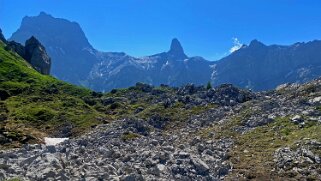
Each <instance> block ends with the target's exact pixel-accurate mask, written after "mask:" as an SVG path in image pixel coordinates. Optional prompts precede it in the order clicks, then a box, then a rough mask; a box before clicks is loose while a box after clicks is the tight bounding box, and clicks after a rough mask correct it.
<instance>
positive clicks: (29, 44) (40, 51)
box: [6, 36, 51, 75]
mask: <svg viewBox="0 0 321 181" xmlns="http://www.w3.org/2000/svg"><path fill="white" fill-rule="evenodd" d="M6 49H7V50H11V51H14V52H16V53H17V54H19V55H20V56H21V57H22V58H24V59H25V60H26V61H27V62H29V63H30V65H31V66H32V67H33V68H34V69H36V70H37V71H38V72H40V73H41V74H44V75H49V74H50V68H51V59H50V57H49V56H48V54H47V52H46V49H45V47H44V46H43V45H42V44H41V43H40V42H39V41H38V40H37V39H36V38H35V37H33V36H32V37H31V38H29V39H28V40H27V41H26V43H25V46H23V45H21V44H20V43H17V42H14V41H9V42H7V44H6Z"/></svg>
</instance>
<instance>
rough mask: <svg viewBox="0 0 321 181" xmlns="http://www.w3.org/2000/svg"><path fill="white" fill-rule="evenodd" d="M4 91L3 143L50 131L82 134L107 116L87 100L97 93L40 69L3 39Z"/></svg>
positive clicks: (0, 89)
mask: <svg viewBox="0 0 321 181" xmlns="http://www.w3.org/2000/svg"><path fill="white" fill-rule="evenodd" d="M0 43H1V42H0ZM0 95H1V101H0V107H1V109H0V114H1V116H0V130H1V132H0V134H1V135H2V136H1V142H2V145H6V144H10V145H11V146H15V144H13V143H17V145H16V146H18V145H19V143H25V142H39V141H40V140H41V138H42V137H43V136H47V135H56V136H72V135H78V134H79V133H81V132H83V131H84V130H87V129H88V128H90V127H91V126H94V125H96V124H99V123H100V122H101V121H100V120H101V119H102V118H103V117H104V116H103V114H101V113H99V112H98V111H97V110H95V109H94V108H93V107H92V106H90V105H89V104H87V103H86V102H85V101H84V100H85V99H86V98H95V97H97V94H95V93H94V92H92V91H90V90H87V89H84V88H80V87H76V86H73V85H70V84H67V83H64V82H62V81H59V80H57V79H55V78H53V77H51V76H46V75H42V74H40V73H38V72H37V71H35V70H34V69H33V68H32V67H31V66H30V65H29V64H28V63H27V62H26V61H25V60H23V59H22V58H21V57H20V56H18V55H17V54H16V53H14V52H11V51H7V50H5V45H4V44H3V43H1V44H0Z"/></svg>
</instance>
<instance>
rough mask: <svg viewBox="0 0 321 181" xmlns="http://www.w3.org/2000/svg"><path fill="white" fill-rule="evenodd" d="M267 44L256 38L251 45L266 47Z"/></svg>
mask: <svg viewBox="0 0 321 181" xmlns="http://www.w3.org/2000/svg"><path fill="white" fill-rule="evenodd" d="M265 46H266V45H265V44H263V43H262V42H260V41H258V40H257V39H254V40H252V41H251V43H250V45H249V47H265Z"/></svg>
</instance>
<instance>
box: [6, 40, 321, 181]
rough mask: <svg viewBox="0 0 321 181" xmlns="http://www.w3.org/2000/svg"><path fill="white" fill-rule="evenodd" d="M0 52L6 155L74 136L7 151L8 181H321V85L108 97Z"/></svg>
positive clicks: (150, 90) (142, 91) (123, 92)
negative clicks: (45, 73)
mask: <svg viewBox="0 0 321 181" xmlns="http://www.w3.org/2000/svg"><path fill="white" fill-rule="evenodd" d="M0 52H1V54H0V55H1V57H0V59H1V62H0V75H1V83H0V89H1V96H2V97H1V108H2V109H1V111H2V112H1V126H2V128H1V141H2V144H1V145H2V148H3V146H6V148H8V147H18V146H22V145H21V144H24V143H41V142H42V138H43V137H44V136H47V135H49V136H56V137H63V136H67V137H69V136H70V137H71V139H70V140H68V141H65V142H63V143H61V144H59V145H41V144H24V145H23V147H21V148H19V149H8V150H2V152H1V153H0V165H1V169H0V179H16V180H25V179H27V180H53V179H60V180H75V179H79V178H84V179H86V180H204V179H206V180H217V179H225V180H251V179H254V180H264V179H269V180H320V179H321V166H320V163H321V160H320V157H319V155H320V154H321V152H320V146H321V139H320V138H321V137H320V133H321V121H320V117H321V109H320V107H321V79H316V80H313V81H311V82H309V83H306V84H302V85H299V84H286V85H281V86H279V87H278V88H277V89H276V90H273V91H268V92H258V93H254V92H251V91H248V90H243V89H239V88H236V87H234V86H232V85H229V84H223V85H221V86H218V87H215V88H211V87H210V86H209V87H207V88H205V87H204V86H195V85H192V84H189V85H186V86H182V87H179V88H172V87H169V86H165V85H162V86H160V87H153V86H150V85H147V84H142V83H137V84H136V85H135V86H133V87H130V88H128V89H114V90H112V91H111V92H109V93H106V94H100V93H95V92H92V91H89V90H87V89H83V88H79V87H75V86H72V85H70V84H66V83H63V82H61V81H58V80H56V79H54V78H52V77H50V76H46V75H41V74H40V73H38V72H37V71H35V70H34V69H32V67H31V66H30V65H29V64H28V63H26V61H24V60H23V59H21V57H19V56H18V55H17V54H15V53H13V52H8V51H6V50H4V45H3V44H1V47H0ZM4 95H5V96H4Z"/></svg>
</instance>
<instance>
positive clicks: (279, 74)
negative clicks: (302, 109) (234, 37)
mask: <svg viewBox="0 0 321 181" xmlns="http://www.w3.org/2000/svg"><path fill="white" fill-rule="evenodd" d="M320 50H321V41H318V40H315V41H311V42H307V43H295V44H293V45H290V46H281V45H270V46H267V45H265V44H263V43H261V42H259V41H258V40H253V41H252V42H251V43H250V45H248V46H246V45H244V46H243V47H242V48H241V49H239V50H238V51H236V52H234V53H232V54H231V55H229V56H227V57H225V58H223V59H221V60H219V61H218V62H217V64H216V68H215V70H214V72H215V74H214V75H213V77H212V78H213V82H214V83H215V84H216V85H219V84H221V83H226V82H228V83H232V84H235V85H238V86H240V87H246V88H250V89H253V90H267V89H272V88H275V87H277V86H278V85H280V84H284V83H287V82H296V83H303V82H307V81H309V80H312V79H314V78H317V77H319V76H320V74H321V51H320Z"/></svg>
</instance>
